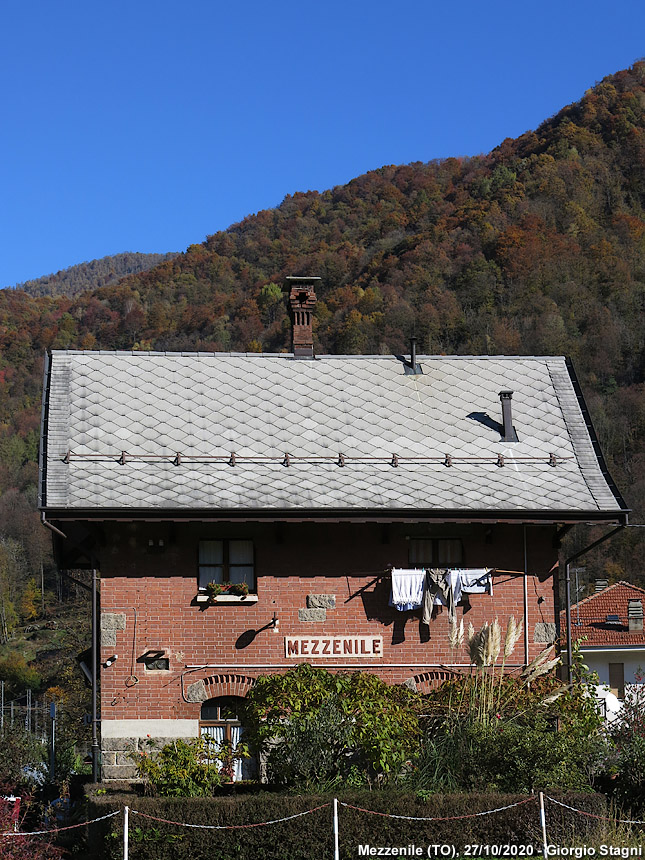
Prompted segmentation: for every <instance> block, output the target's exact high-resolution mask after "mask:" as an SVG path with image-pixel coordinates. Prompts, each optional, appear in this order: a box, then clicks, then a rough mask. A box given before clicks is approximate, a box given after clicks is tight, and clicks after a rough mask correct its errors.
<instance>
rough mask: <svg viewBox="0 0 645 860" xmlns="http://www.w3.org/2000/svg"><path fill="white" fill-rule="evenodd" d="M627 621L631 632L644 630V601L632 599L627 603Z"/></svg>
mask: <svg viewBox="0 0 645 860" xmlns="http://www.w3.org/2000/svg"><path fill="white" fill-rule="evenodd" d="M627 623H628V625H629V632H630V633H642V632H643V601H642V600H630V601H629V603H628V604H627Z"/></svg>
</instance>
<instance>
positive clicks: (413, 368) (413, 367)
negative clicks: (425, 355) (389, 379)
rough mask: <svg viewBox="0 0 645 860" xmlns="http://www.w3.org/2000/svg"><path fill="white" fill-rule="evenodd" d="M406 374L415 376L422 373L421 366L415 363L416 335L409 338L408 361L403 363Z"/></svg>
mask: <svg viewBox="0 0 645 860" xmlns="http://www.w3.org/2000/svg"><path fill="white" fill-rule="evenodd" d="M404 367H405V373H406V376H410V375H414V376H416V375H417V374H419V373H423V368H422V367H421V365H420V364H417V339H416V337H411V338H410V361H406V362H405V364H404Z"/></svg>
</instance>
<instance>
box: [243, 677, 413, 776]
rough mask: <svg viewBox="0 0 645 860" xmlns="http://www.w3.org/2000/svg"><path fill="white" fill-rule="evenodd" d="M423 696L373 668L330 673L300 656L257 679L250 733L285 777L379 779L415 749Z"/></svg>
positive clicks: (272, 768)
mask: <svg viewBox="0 0 645 860" xmlns="http://www.w3.org/2000/svg"><path fill="white" fill-rule="evenodd" d="M420 701H421V700H420V697H418V696H417V695H416V694H414V693H412V692H411V691H410V690H408V689H407V688H404V687H391V686H389V685H388V684H386V683H385V682H384V681H382V680H381V679H380V678H378V677H376V676H375V675H369V674H367V673H364V672H354V673H351V674H349V673H339V674H331V673H330V672H327V671H326V670H325V669H317V668H312V667H311V666H309V665H308V664H306V663H303V664H300V665H299V666H297V667H296V668H295V669H292V670H291V671H290V672H287V673H286V674H284V675H265V676H262V677H260V678H259V679H258V681H257V683H256V685H255V686H254V687H253V689H252V690H251V691H250V693H249V694H248V696H247V700H246V707H245V716H246V719H245V721H246V724H247V726H248V733H247V735H246V737H247V738H249V743H250V744H251V745H252V746H254V747H255V748H256V749H257V750H258V752H260V753H263V754H264V755H266V756H268V769H269V773H270V774H271V776H272V778H273V779H275V780H276V781H277V782H279V783H281V784H289V785H306V786H312V785H315V784H318V785H319V784H320V781H321V780H322V781H325V782H327V781H330V780H331V781H335V782H338V781H339V780H340V781H343V780H347V779H349V780H350V781H351V782H352V783H356V781H360V779H362V780H368V781H374V780H376V781H378V782H380V783H382V782H384V781H386V780H388V779H390V778H392V777H395V776H396V775H397V774H398V773H399V771H400V770H401V767H402V766H403V764H404V763H405V762H406V760H408V759H409V758H410V757H411V756H412V755H413V754H414V751H415V750H416V746H417V744H418V739H419V736H420V729H419V720H418V716H417V713H416V710H415V709H416V707H418V706H419V704H420ZM331 750H333V754H332V753H331Z"/></svg>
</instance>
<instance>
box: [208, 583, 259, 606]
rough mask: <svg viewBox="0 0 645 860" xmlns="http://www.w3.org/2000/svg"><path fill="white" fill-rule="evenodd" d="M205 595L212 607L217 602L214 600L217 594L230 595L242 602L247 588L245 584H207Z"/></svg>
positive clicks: (246, 593) (247, 591) (247, 590)
mask: <svg viewBox="0 0 645 860" xmlns="http://www.w3.org/2000/svg"><path fill="white" fill-rule="evenodd" d="M206 593H207V594H208V602H209V603H210V604H211V605H212V604H213V603H216V602H217V600H216V598H217V596H218V595H219V594H222V595H226V594H232V595H235V596H236V597H240V598H241V599H242V600H243V599H244V598H245V597H247V596H248V593H249V587H248V585H247V584H246V582H209V583H207V585H206Z"/></svg>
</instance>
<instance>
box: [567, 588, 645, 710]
mask: <svg viewBox="0 0 645 860" xmlns="http://www.w3.org/2000/svg"><path fill="white" fill-rule="evenodd" d="M644 598H645V590H644V589H642V588H638V586H636V585H630V583H629V582H617V583H616V584H615V585H610V586H609V587H608V588H605V589H603V590H602V591H598V592H597V593H596V594H592V595H591V597H586V598H585V599H584V600H581V601H580V602H579V603H577V604H576V605H575V606H572V607H571V634H572V635H571V638H572V640H573V641H574V642H576V641H577V642H579V644H580V650H581V652H582V655H583V657H584V662H585V664H586V665H587V666H588V667H589V669H590V670H591V671H592V672H596V673H597V675H598V678H599V680H600V683H601V684H606V685H607V686H608V687H609V689H610V690H611V692H612V693H614V694H615V695H616V696H618V698H619V699H622V698H624V695H625V685H629V684H634V683H641V682H642V677H637V676H640V675H641V671H639V670H643V672H645V633H643V599H644ZM560 623H561V624H562V626H563V627H564V614H563V615H562V618H561V621H560Z"/></svg>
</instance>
